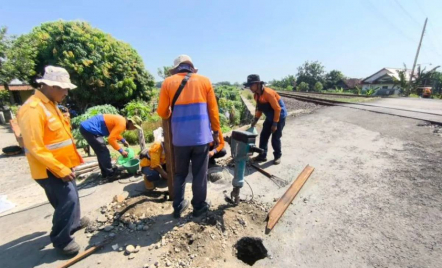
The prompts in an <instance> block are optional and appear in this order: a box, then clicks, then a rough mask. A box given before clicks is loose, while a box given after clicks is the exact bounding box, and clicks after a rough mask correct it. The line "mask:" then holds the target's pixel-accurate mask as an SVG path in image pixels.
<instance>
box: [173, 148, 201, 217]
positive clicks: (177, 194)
mask: <svg viewBox="0 0 442 268" xmlns="http://www.w3.org/2000/svg"><path fill="white" fill-rule="evenodd" d="M174 152H175V177H174V181H173V188H174V199H173V208H174V209H175V210H180V209H181V207H182V204H183V201H184V190H185V188H186V177H187V174H188V173H189V164H190V161H192V175H193V181H192V192H193V198H192V206H193V208H194V209H200V208H202V207H203V206H204V204H205V202H206V197H207V165H208V161H209V144H207V145H200V146H174Z"/></svg>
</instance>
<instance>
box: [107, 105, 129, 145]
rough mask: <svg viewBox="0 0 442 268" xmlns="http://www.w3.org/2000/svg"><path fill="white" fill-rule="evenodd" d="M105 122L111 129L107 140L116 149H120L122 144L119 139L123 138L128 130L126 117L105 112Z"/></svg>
mask: <svg viewBox="0 0 442 268" xmlns="http://www.w3.org/2000/svg"><path fill="white" fill-rule="evenodd" d="M103 118H104V123H105V124H106V127H107V129H108V130H109V138H108V139H107V141H108V142H109V144H110V145H111V146H112V148H114V149H115V150H117V151H118V150H120V149H121V146H120V145H118V142H117V141H121V140H123V136H121V134H123V132H124V131H125V130H126V119H125V118H124V117H122V116H121V115H114V114H104V115H103Z"/></svg>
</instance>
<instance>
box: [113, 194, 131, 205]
mask: <svg viewBox="0 0 442 268" xmlns="http://www.w3.org/2000/svg"><path fill="white" fill-rule="evenodd" d="M128 197H129V193H128V192H123V193H122V194H118V195H116V196H114V202H117V203H121V202H123V201H124V200H126V198H128Z"/></svg>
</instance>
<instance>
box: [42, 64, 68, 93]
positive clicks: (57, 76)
mask: <svg viewBox="0 0 442 268" xmlns="http://www.w3.org/2000/svg"><path fill="white" fill-rule="evenodd" d="M36 81H37V83H39V84H45V85H48V86H51V87H52V86H58V87H61V88H67V89H74V88H76V87H77V86H76V85H74V84H72V83H71V79H70V78H69V73H68V72H67V71H66V69H65V68H61V67H55V66H50V65H49V66H46V68H45V74H44V76H43V78H42V79H37V80H36Z"/></svg>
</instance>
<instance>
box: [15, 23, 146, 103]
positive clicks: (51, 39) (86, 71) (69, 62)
mask: <svg viewBox="0 0 442 268" xmlns="http://www.w3.org/2000/svg"><path fill="white" fill-rule="evenodd" d="M9 60H10V61H11V62H12V63H13V64H15V63H17V62H21V63H22V64H21V66H27V67H28V68H18V67H19V66H17V65H15V67H17V68H16V74H17V78H20V79H23V80H27V81H28V82H29V83H30V84H31V85H34V86H36V85H35V79H36V78H37V77H39V76H42V75H43V73H44V68H45V66H47V65H57V66H61V67H64V68H66V69H67V71H68V72H69V73H70V75H71V80H72V82H73V83H74V84H76V85H77V86H78V88H77V89H76V90H74V91H72V94H73V96H74V100H75V102H76V103H77V106H78V107H80V108H82V109H84V108H86V107H90V106H94V105H97V104H111V105H115V106H117V107H119V106H121V105H122V104H124V103H127V102H128V101H129V100H131V99H134V98H140V99H146V100H147V99H148V97H149V91H151V89H152V87H153V86H154V79H153V77H152V75H150V74H149V73H148V72H147V71H146V70H145V68H144V64H143V60H142V59H141V57H140V56H139V55H138V53H137V52H136V51H135V50H134V49H133V48H132V47H131V46H130V45H129V44H127V43H124V42H121V41H118V40H116V39H114V38H113V37H112V36H110V35H109V34H106V33H104V32H102V31H100V30H99V29H96V28H93V27H91V26H90V25H89V24H88V23H86V22H80V21H75V22H64V21H57V22H49V23H44V24H42V25H41V26H38V27H35V28H34V29H33V30H32V31H31V33H29V34H25V35H22V36H20V37H19V38H17V39H16V40H15V42H14V44H13V45H12V47H11V53H10V57H8V61H9Z"/></svg>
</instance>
